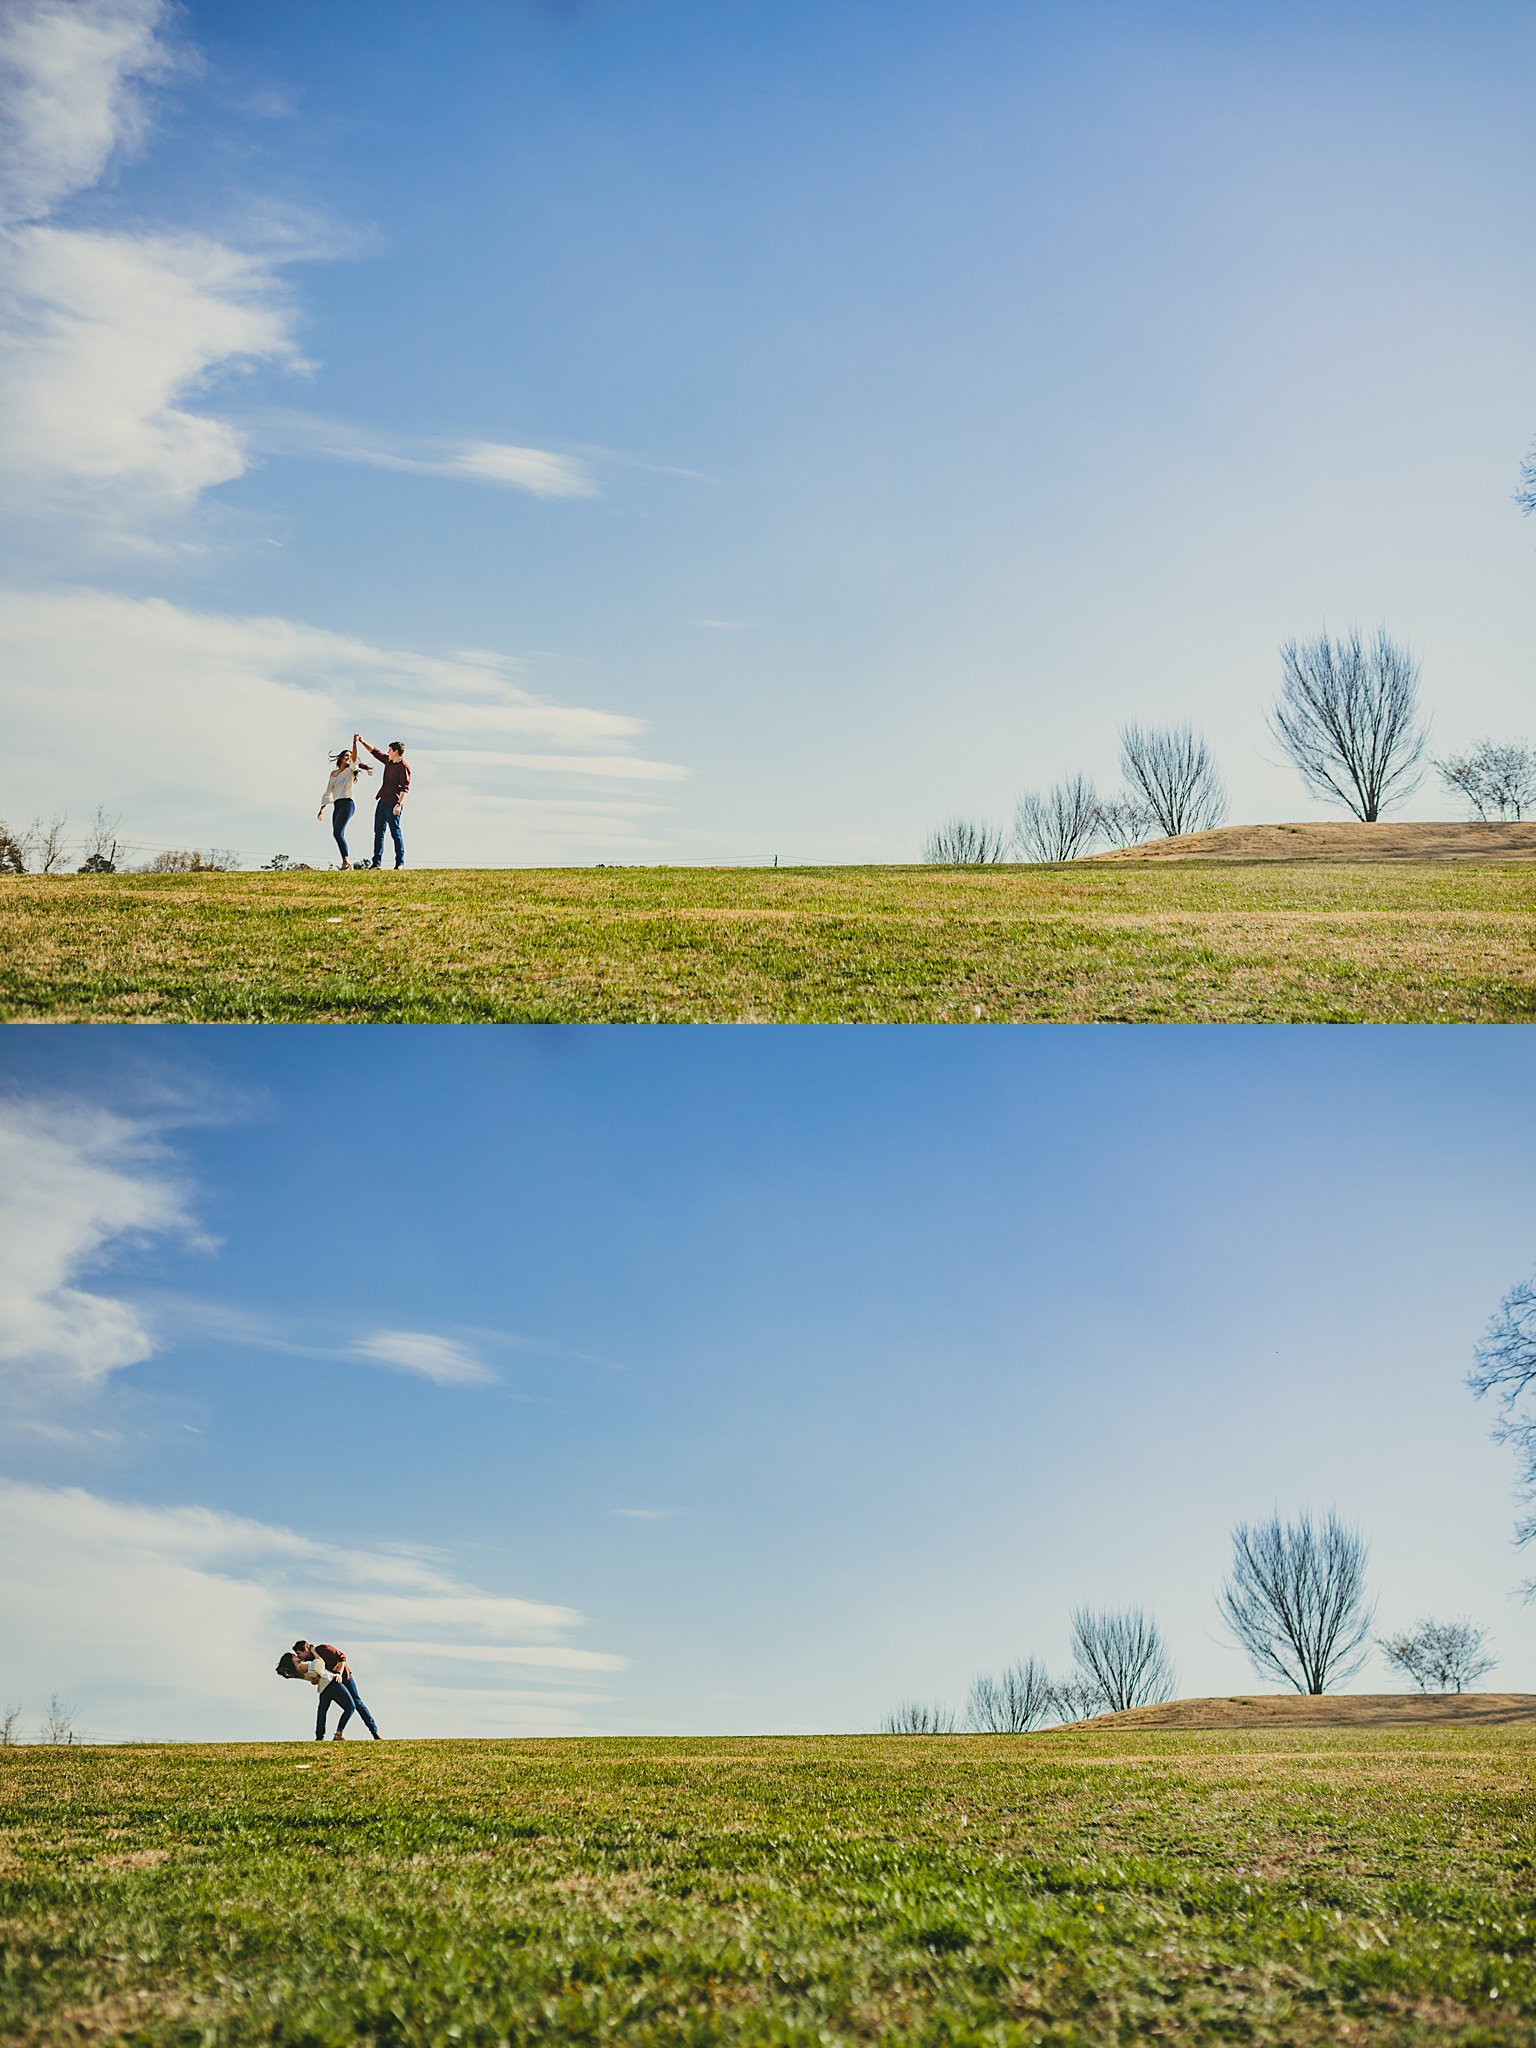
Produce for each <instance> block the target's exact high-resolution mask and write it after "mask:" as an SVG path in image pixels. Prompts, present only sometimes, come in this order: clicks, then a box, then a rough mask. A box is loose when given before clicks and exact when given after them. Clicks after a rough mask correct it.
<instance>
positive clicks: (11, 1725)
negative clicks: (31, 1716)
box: [0, 1707, 21, 1749]
mask: <svg viewBox="0 0 1536 2048" xmlns="http://www.w3.org/2000/svg"><path fill="white" fill-rule="evenodd" d="M20 1740H21V1709H20V1707H0V1749H14V1748H15V1747H16V1745H17V1743H19V1742H20Z"/></svg>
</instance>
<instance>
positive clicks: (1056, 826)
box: [1013, 775, 1100, 861]
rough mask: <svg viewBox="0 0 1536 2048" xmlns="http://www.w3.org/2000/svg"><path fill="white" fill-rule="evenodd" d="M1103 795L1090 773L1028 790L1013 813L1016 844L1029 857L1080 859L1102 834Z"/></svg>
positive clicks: (1030, 858) (1049, 859)
mask: <svg viewBox="0 0 1536 2048" xmlns="http://www.w3.org/2000/svg"><path fill="white" fill-rule="evenodd" d="M1099 815H1100V805H1099V794H1098V791H1097V790H1096V789H1095V788H1094V786H1093V784H1092V783H1091V782H1090V781H1089V780H1088V778H1087V776H1086V775H1074V776H1072V778H1071V779H1070V780H1069V781H1067V782H1057V783H1053V784H1052V786H1051V787H1050V788H1049V789H1048V790H1047V791H1046V793H1045V795H1044V796H1041V795H1040V793H1039V792H1038V791H1037V790H1033V789H1031V790H1027V791H1026V792H1025V793H1024V795H1023V796H1021V797H1020V798H1019V806H1018V809H1017V810H1016V811H1015V812H1014V814H1013V838H1014V844H1015V845H1016V846H1017V847H1018V849H1019V851H1020V852H1021V853H1022V854H1023V856H1024V858H1025V859H1026V860H1045V861H1057V860H1076V859H1077V857H1078V855H1079V854H1080V853H1086V852H1087V851H1088V848H1089V847H1090V846H1091V845H1092V844H1093V842H1094V840H1095V839H1096V838H1097V837H1098V833H1099Z"/></svg>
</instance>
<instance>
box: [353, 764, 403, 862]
mask: <svg viewBox="0 0 1536 2048" xmlns="http://www.w3.org/2000/svg"><path fill="white" fill-rule="evenodd" d="M352 745H353V748H354V751H355V750H356V749H357V748H359V747H366V748H367V749H368V752H369V753H370V754H372V756H373V758H374V759H375V761H382V762H383V763H384V777H383V780H382V782H381V783H380V785H379V800H378V802H377V803H376V804H375V805H374V807H373V859H372V860H371V861H370V862H369V863H368V865H369V866H370V867H375V868H378V867H382V866H383V865H384V833H385V831H386V829H387V830H388V832H389V836H390V837H391V839H393V840H394V842H395V866H396V867H397V868H403V867H404V866H405V840H404V839H403V838H402V836H401V832H400V806H401V805H402V804H403V803H404V802H405V793H406V791H407V790H408V789H409V788H410V786H411V771H410V769H409V768H407V766H406V765H405V742H404V740H391V741H390V743H389V752H388V753H387V754H381V753H380V752H379V750H378V748H377V747H376V746H374V745H373V744H372V743H371V742H370V741H368V740H365V739H364V738H363V736H362V734H361V733H360V732H355V733H353V735H352Z"/></svg>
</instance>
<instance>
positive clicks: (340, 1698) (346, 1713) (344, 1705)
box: [315, 1678, 354, 1742]
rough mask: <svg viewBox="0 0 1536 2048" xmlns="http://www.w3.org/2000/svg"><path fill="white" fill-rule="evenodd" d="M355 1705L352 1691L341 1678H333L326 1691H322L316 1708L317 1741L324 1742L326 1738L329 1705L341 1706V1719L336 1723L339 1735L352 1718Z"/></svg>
mask: <svg viewBox="0 0 1536 2048" xmlns="http://www.w3.org/2000/svg"><path fill="white" fill-rule="evenodd" d="M353 1705H354V1701H353V1698H352V1695H351V1693H349V1692H348V1691H347V1688H346V1687H345V1686H344V1685H343V1684H342V1682H341V1680H340V1679H339V1678H333V1679H332V1680H331V1682H330V1684H329V1685H328V1686H327V1687H326V1688H325V1691H324V1692H323V1693H321V1695H320V1702H319V1705H318V1706H317V1707H316V1708H315V1740H316V1742H324V1740H325V1714H326V1709H327V1708H328V1707H340V1709H341V1719H340V1720H339V1721H338V1722H337V1723H336V1733H337V1734H338V1735H339V1734H340V1733H341V1731H342V1729H343V1728H345V1727H346V1725H347V1723H348V1722H349V1721H350V1720H351V1718H352V1708H353Z"/></svg>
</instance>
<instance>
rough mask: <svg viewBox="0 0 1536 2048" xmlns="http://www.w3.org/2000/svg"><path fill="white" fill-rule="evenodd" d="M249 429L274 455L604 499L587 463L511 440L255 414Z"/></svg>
mask: <svg viewBox="0 0 1536 2048" xmlns="http://www.w3.org/2000/svg"><path fill="white" fill-rule="evenodd" d="M251 431H252V433H253V435H254V437H255V438H256V439H257V440H259V442H260V444H261V446H262V447H263V448H264V449H266V450H267V451H268V452H269V453H272V454H276V455H309V456H318V457H324V458H327V459H329V460H331V461H333V462H360V463H363V464H365V465H367V466H368V467H369V468H372V469H397V470H404V471H406V472H407V473H409V474H410V475H413V476H441V477H455V478H459V479H461V480H463V481H467V482H470V483H482V484H499V485H501V486H502V487H503V488H505V489H510V490H517V491H528V492H530V493H531V494H532V495H533V496H534V497H536V498H597V497H601V496H602V492H601V489H600V488H599V486H598V483H597V481H596V479H595V478H594V477H593V476H592V474H591V472H590V470H588V469H587V467H586V466H585V464H583V463H581V462H579V461H577V460H576V458H575V457H574V456H570V455H558V454H555V453H553V452H552V451H551V450H549V449H547V448H524V447H520V446H518V445H517V444H516V443H514V442H508V441H486V440H448V439H442V438H433V437H429V436H425V435H406V434H384V433H381V432H379V431H378V430H377V429H376V428H372V427H360V426H353V425H348V424H345V423H343V422H341V421H338V420H325V419H319V418H317V417H315V416H314V415H313V414H310V413H302V412H269V413H265V414H261V415H258V416H257V417H256V418H255V419H254V420H253V421H252V423H251Z"/></svg>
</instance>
